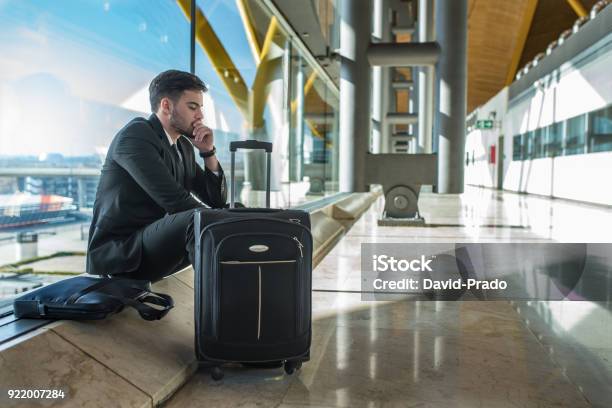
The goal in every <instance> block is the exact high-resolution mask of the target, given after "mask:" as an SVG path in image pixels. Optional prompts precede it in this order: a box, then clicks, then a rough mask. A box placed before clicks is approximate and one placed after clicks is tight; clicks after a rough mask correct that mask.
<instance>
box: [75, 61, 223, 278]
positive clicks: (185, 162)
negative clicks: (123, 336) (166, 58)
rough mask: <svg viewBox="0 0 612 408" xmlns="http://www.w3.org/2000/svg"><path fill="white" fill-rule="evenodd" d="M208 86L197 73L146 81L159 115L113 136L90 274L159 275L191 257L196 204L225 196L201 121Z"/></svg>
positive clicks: (217, 202) (215, 202)
mask: <svg viewBox="0 0 612 408" xmlns="http://www.w3.org/2000/svg"><path fill="white" fill-rule="evenodd" d="M206 91H207V88H206V85H204V83H203V82H202V81H201V80H200V79H199V78H198V77H197V76H195V75H192V74H190V73H187V72H182V71H175V70H170V71H165V72H162V73H161V74H159V75H158V76H157V77H156V78H154V79H153V81H152V82H151V84H150V86H149V93H150V101H151V110H152V112H154V113H153V114H151V116H149V118H148V119H144V118H136V119H134V120H132V121H130V122H129V123H128V124H127V125H126V126H125V127H123V129H121V130H120V131H119V133H117V135H116V136H115V138H114V139H113V141H112V143H111V145H110V147H109V149H108V153H107V155H106V161H105V162H104V165H103V167H102V175H101V178H100V184H99V185H98V191H97V194H96V200H95V203H94V209H93V220H92V222H91V227H90V230H89V242H88V251H87V272H88V273H90V274H96V275H111V276H116V277H125V278H132V279H146V280H150V281H156V280H159V279H161V278H163V277H164V276H167V275H170V274H172V273H174V272H176V271H178V270H180V269H182V268H184V267H186V266H187V265H189V264H190V263H193V260H194V237H193V209H195V208H198V207H200V206H202V202H203V203H205V204H207V205H209V206H211V207H214V208H221V207H223V206H224V205H225V202H226V188H225V177H224V175H223V170H222V169H221V166H220V164H219V162H218V161H217V158H216V157H215V151H216V150H215V147H214V143H213V142H214V138H213V132H212V130H211V129H209V128H207V127H206V126H204V124H203V122H202V119H203V115H202V103H203V95H204V92H206ZM194 146H195V147H196V148H197V149H198V150H199V152H200V156H202V157H203V158H204V162H205V168H204V169H202V167H200V165H198V164H197V163H196V160H195V157H194V156H195V155H194V148H193V147H194Z"/></svg>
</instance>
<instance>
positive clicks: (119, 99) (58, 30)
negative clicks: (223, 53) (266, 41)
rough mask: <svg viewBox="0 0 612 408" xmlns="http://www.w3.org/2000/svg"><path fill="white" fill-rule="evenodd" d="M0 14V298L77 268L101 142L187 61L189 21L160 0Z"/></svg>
mask: <svg viewBox="0 0 612 408" xmlns="http://www.w3.org/2000/svg"><path fill="white" fill-rule="evenodd" d="M0 21H2V30H0V54H1V55H2V58H1V59H0V167H1V168H3V169H4V170H9V171H7V173H11V175H10V176H4V177H0V268H2V271H1V272H0V276H1V277H2V279H1V280H0V307H1V306H3V305H7V304H10V302H11V298H12V297H14V296H15V295H17V294H19V293H21V292H23V291H26V290H29V289H32V288H34V287H37V286H40V285H41V284H45V283H49V282H53V281H55V280H58V279H63V278H65V277H67V276H70V275H71V274H80V273H83V272H84V271H85V257H84V255H83V253H84V251H85V249H86V247H87V236H88V227H89V223H90V219H91V208H92V206H93V202H94V199H95V194H96V190H97V185H98V180H99V173H100V167H101V165H102V161H103V160H104V157H105V155H106V151H107V148H108V146H109V144H110V141H111V140H112V138H113V136H114V135H115V134H116V133H117V131H118V130H119V129H120V128H121V127H123V126H124V125H125V124H126V123H127V122H128V121H129V120H130V119H132V118H134V117H136V116H148V115H149V114H150V105H149V100H148V85H149V82H150V81H151V79H152V78H153V77H154V76H155V75H156V74H157V73H159V72H161V71H163V70H166V69H170V68H174V69H181V70H188V69H189V23H188V21H187V19H186V18H185V16H184V15H183V13H182V12H181V10H180V8H179V7H178V6H177V3H176V2H175V1H169V0H152V1H147V2H93V1H62V2H54V1H16V2H0ZM5 174H6V173H5ZM13 174H14V175H13ZM47 257H50V258H49V259H45V258H47ZM15 262H19V264H15ZM59 265H61V266H59ZM27 270H29V271H28V272H26V271H27Z"/></svg>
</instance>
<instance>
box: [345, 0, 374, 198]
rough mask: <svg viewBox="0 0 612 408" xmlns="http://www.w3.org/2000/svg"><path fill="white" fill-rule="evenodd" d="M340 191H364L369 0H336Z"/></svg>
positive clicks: (370, 14) (367, 135) (368, 117)
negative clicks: (337, 14) (338, 11)
mask: <svg viewBox="0 0 612 408" xmlns="http://www.w3.org/2000/svg"><path fill="white" fill-rule="evenodd" d="M339 9H340V18H341V19H342V22H341V28H340V58H341V60H340V154H339V160H340V166H341V167H340V180H339V181H340V191H341V192H353V191H366V185H365V158H366V153H367V151H368V148H369V139H370V125H371V120H370V117H371V116H370V80H371V69H370V64H369V63H368V59H367V55H366V54H367V49H368V46H369V44H370V38H371V33H372V13H371V9H372V5H371V3H370V2H369V1H364V2H361V1H353V0H340V7H339Z"/></svg>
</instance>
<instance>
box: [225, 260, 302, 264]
mask: <svg viewBox="0 0 612 408" xmlns="http://www.w3.org/2000/svg"><path fill="white" fill-rule="evenodd" d="M293 262H295V259H287V260H280V261H221V262H219V263H220V264H222V265H240V264H247V265H248V264H280V263H293Z"/></svg>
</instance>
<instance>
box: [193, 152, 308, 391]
mask: <svg viewBox="0 0 612 408" xmlns="http://www.w3.org/2000/svg"><path fill="white" fill-rule="evenodd" d="M239 148H247V149H265V150H266V152H267V153H268V154H267V179H268V181H267V189H266V190H267V191H266V204H267V207H269V205H270V154H271V152H272V144H271V143H267V142H258V141H255V140H248V141H244V142H232V143H231V144H230V151H231V154H232V155H231V175H230V178H231V180H230V190H231V191H230V200H231V201H230V209H203V210H200V211H198V212H196V213H195V215H194V217H195V220H194V223H195V228H194V231H195V233H196V253H197V254H198V256H197V257H196V260H195V265H194V269H195V330H196V338H195V349H196V355H197V358H198V360H199V361H200V362H204V363H205V365H209V366H212V377H213V379H215V380H219V379H221V378H222V377H223V371H222V370H221V365H222V364H223V363H227V362H240V363H246V364H248V365H259V366H266V365H268V366H280V365H283V364H284V368H285V371H286V372H287V373H288V374H291V373H293V372H294V370H295V369H299V368H300V367H301V365H302V362H304V361H307V360H309V356H310V342H311V285H312V235H311V232H310V215H309V214H308V213H307V212H305V211H300V210H279V209H270V208H233V207H234V203H235V200H234V191H235V188H234V183H235V180H234V163H235V158H234V157H235V152H236V150H237V149H239ZM201 220H204V225H205V228H203V229H202V230H200V222H201Z"/></svg>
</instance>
